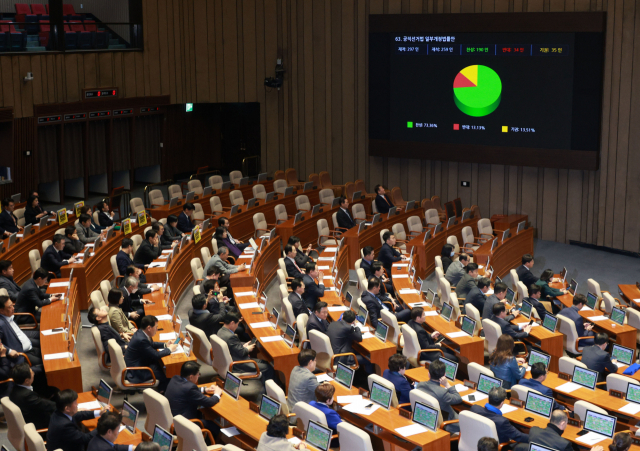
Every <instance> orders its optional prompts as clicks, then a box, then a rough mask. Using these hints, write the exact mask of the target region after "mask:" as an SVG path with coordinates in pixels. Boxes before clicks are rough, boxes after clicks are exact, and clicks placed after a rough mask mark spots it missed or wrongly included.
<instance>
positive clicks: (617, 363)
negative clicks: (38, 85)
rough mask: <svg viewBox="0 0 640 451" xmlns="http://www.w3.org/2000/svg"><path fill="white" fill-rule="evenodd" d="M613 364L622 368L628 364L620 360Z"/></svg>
mask: <svg viewBox="0 0 640 451" xmlns="http://www.w3.org/2000/svg"><path fill="white" fill-rule="evenodd" d="M614 365H615V366H617V367H618V368H624V367H625V366H628V365H627V364H626V363H621V362H616V363H615V364H614Z"/></svg>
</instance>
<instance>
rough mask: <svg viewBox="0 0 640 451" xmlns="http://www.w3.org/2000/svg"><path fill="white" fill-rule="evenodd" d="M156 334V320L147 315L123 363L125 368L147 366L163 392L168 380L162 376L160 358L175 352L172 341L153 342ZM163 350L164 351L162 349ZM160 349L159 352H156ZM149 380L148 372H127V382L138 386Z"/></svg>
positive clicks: (141, 322)
mask: <svg viewBox="0 0 640 451" xmlns="http://www.w3.org/2000/svg"><path fill="white" fill-rule="evenodd" d="M157 332H158V319H157V318H156V317H155V316H153V315H147V316H145V317H144V318H142V320H141V321H140V328H139V329H138V330H137V331H136V333H134V334H133V337H132V338H131V341H130V342H129V346H127V351H126V352H125V353H124V361H125V363H126V365H127V366H148V367H149V368H151V370H152V371H153V374H154V375H155V377H156V380H157V381H159V382H160V383H159V385H158V391H159V392H160V393H162V392H164V391H165V389H166V388H167V384H168V383H169V380H168V379H167V377H166V376H165V375H164V371H163V366H164V365H163V363H162V357H166V356H168V355H170V354H171V353H172V352H173V351H175V350H176V345H174V344H173V341H172V340H169V341H168V342H166V343H160V342H154V341H153V336H154V335H155V334H156V333H157ZM163 348H164V349H163ZM158 349H160V351H157V350H158ZM149 379H151V375H150V374H149V371H146V370H135V371H128V372H127V380H128V381H129V382H132V383H134V384H139V383H142V382H144V381H147V380H149Z"/></svg>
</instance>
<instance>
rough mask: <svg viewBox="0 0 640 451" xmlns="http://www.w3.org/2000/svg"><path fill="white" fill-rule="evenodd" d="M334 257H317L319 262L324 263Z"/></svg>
mask: <svg viewBox="0 0 640 451" xmlns="http://www.w3.org/2000/svg"><path fill="white" fill-rule="evenodd" d="M334 258H335V257H318V261H319V262H324V261H333V259H334Z"/></svg>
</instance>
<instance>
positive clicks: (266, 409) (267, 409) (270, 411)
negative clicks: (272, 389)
mask: <svg viewBox="0 0 640 451" xmlns="http://www.w3.org/2000/svg"><path fill="white" fill-rule="evenodd" d="M279 413H280V403H279V402H278V401H276V400H275V399H271V398H269V397H268V396H267V395H262V400H261V401H260V416H261V417H262V418H264V419H266V420H267V421H268V420H270V419H271V418H273V417H275V416H276V415H278V414H279Z"/></svg>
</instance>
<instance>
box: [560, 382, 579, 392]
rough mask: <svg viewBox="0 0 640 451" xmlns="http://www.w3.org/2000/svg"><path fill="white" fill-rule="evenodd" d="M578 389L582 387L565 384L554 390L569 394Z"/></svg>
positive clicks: (569, 383) (570, 383) (571, 383)
mask: <svg viewBox="0 0 640 451" xmlns="http://www.w3.org/2000/svg"><path fill="white" fill-rule="evenodd" d="M579 388H582V385H578V384H574V383H573V382H567V383H566V384H562V385H560V386H558V387H556V390H560V391H563V392H565V393H571V392H572V391H575V390H577V389H579Z"/></svg>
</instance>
